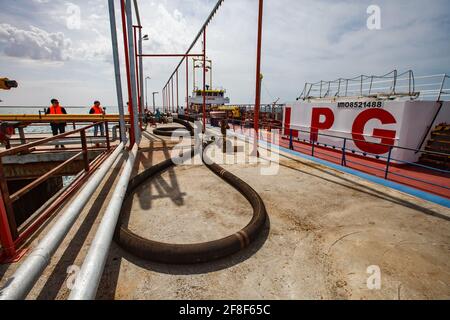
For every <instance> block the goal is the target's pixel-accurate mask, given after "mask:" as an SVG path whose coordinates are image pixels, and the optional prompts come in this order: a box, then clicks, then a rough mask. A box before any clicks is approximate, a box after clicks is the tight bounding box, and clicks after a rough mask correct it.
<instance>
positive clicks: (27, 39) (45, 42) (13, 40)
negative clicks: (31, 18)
mask: <svg viewBox="0 0 450 320" xmlns="http://www.w3.org/2000/svg"><path fill="white" fill-rule="evenodd" d="M70 46H71V41H70V39H67V38H65V36H64V34H63V33H62V32H55V33H49V32H47V31H45V30H42V29H40V28H38V27H35V26H30V30H22V29H18V28H16V27H14V26H11V25H10V24H6V23H3V24H0V49H2V50H3V52H4V53H5V54H6V55H8V56H11V57H20V58H30V59H34V60H51V61H62V60H65V59H67V55H66V53H67V50H68V49H69V48H70Z"/></svg>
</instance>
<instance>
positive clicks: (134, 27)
mask: <svg viewBox="0 0 450 320" xmlns="http://www.w3.org/2000/svg"><path fill="white" fill-rule="evenodd" d="M137 28H138V27H137V26H133V31H134V59H135V61H136V87H137V98H138V101H137V104H138V111H139V115H141V114H142V103H141V88H140V86H139V58H138V48H137V31H136V29H137ZM139 126H140V127H141V129H142V119H141V117H140V116H139Z"/></svg>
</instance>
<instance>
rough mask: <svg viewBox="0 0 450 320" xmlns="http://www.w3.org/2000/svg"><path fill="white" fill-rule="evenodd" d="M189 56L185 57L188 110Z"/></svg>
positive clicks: (187, 104)
mask: <svg viewBox="0 0 450 320" xmlns="http://www.w3.org/2000/svg"><path fill="white" fill-rule="evenodd" d="M188 101H189V58H187V57H186V110H187V111H188V112H189V102H188Z"/></svg>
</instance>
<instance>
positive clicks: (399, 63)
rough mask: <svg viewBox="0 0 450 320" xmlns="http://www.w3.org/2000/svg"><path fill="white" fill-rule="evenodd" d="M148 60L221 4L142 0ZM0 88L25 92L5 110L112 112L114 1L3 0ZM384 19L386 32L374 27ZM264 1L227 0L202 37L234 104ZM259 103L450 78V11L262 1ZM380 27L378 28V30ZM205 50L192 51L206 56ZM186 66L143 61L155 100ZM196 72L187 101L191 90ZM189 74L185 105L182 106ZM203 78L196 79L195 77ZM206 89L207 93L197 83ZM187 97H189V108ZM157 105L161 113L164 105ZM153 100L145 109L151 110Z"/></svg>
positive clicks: (247, 82)
mask: <svg viewBox="0 0 450 320" xmlns="http://www.w3.org/2000/svg"><path fill="white" fill-rule="evenodd" d="M119 2H120V1H118V0H116V1H115V3H116V21H117V27H118V35H119V44H121V46H119V52H120V59H121V74H122V80H123V81H122V82H123V88H124V96H126V92H125V88H126V84H125V79H124V75H125V67H124V59H123V45H122V44H123V42H122V38H121V34H122V32H121V31H122V30H121V21H120V11H119ZM138 3H139V7H140V13H141V20H142V25H143V34H148V36H149V40H148V41H144V46H143V50H144V53H184V52H185V51H186V49H187V48H188V46H189V45H190V44H191V42H192V40H193V38H194V36H195V35H196V34H197V32H198V30H199V29H200V27H201V26H202V24H203V22H204V20H205V19H206V17H207V16H208V14H209V12H210V11H211V9H212V8H213V7H214V5H215V3H216V1H215V0H138ZM0 4H1V11H0V77H8V78H10V79H14V80H17V81H18V83H19V88H17V89H15V90H10V91H1V92H0V100H2V102H0V107H2V106H3V107H5V106H45V105H48V104H49V100H50V99H51V98H53V97H56V98H58V99H59V100H60V102H61V104H62V105H65V106H88V105H91V104H92V102H93V101H94V100H100V101H101V102H102V104H103V105H109V106H112V105H117V96H116V92H115V82H114V81H115V78H114V68H113V62H112V49H111V42H110V38H111V33H110V27H109V12H108V1H107V0H80V1H75V0H72V1H67V0H16V1H7V0H0ZM371 5H376V6H378V8H379V9H380V15H379V18H380V19H379V22H380V25H379V28H375V29H373V28H368V23H367V21H368V19H369V21H372V20H371V19H372V14H373V12H369V13H368V7H369V6H371ZM257 9H258V1H257V0H225V1H224V3H223V5H222V6H221V7H220V9H219V11H218V13H217V14H216V16H215V17H214V19H213V20H212V22H211V24H210V25H209V26H208V29H207V41H206V44H207V55H208V58H210V59H212V60H213V86H214V87H223V88H225V89H226V90H227V95H228V96H229V97H230V99H231V103H252V102H254V100H255V73H256V72H255V70H256V69H255V68H256V38H257ZM263 19H264V20H263V42H262V62H261V72H262V73H263V75H264V80H263V86H262V101H263V103H270V102H273V101H275V100H276V99H278V98H279V99H280V100H279V101H280V102H289V101H293V100H295V98H296V97H298V96H299V94H300V93H301V91H302V89H303V86H304V83H305V82H316V81H319V80H322V79H323V80H334V79H336V78H339V77H344V78H351V77H354V76H357V75H360V74H368V75H372V74H374V75H382V74H385V73H388V72H389V71H391V70H394V69H398V70H399V71H406V70H409V69H412V70H414V72H415V74H416V75H427V74H441V73H447V74H450V1H448V0H429V1H423V0H369V1H366V0H341V1H337V0H265V1H264V18H263ZM377 22H378V20H377ZM200 48H201V43H200V42H199V43H198V44H197V46H196V47H195V49H194V50H193V51H195V52H200V51H201V49H200ZM178 62H179V58H159V59H145V60H144V74H145V76H146V77H147V76H149V77H151V79H150V80H149V81H148V91H149V93H150V94H149V100H151V92H153V91H161V89H162V87H163V85H164V84H165V83H166V81H167V79H168V77H169V76H170V74H171V73H172V72H173V70H174V68H175V66H176V65H177V64H178ZM192 72H193V71H192V65H190V68H189V80H190V81H189V83H190V84H189V91H192V85H193V84H192ZM184 74H185V69H184V67H183V68H182V69H181V70H180V75H179V81H180V105H183V104H184V95H185V85H184V79H185V78H184ZM196 77H197V80H198V79H200V73H199V74H197V76H196ZM197 85H200V82H197ZM182 97H183V98H182ZM156 103H157V105H160V104H161V99H160V95H159V96H157V101H156ZM150 104H151V101H149V105H150Z"/></svg>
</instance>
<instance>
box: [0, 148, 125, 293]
mask: <svg viewBox="0 0 450 320" xmlns="http://www.w3.org/2000/svg"><path fill="white" fill-rule="evenodd" d="M123 148H124V144H123V143H121V144H120V145H119V146H117V148H116V149H115V150H114V152H113V153H112V154H111V155H110V156H109V157H108V159H106V161H105V162H104V163H103V164H102V165H101V166H100V168H99V169H98V170H97V172H96V173H95V174H94V175H93V176H92V177H91V178H90V179H89V180H88V182H87V183H86V185H85V186H84V187H83V189H82V190H81V191H80V193H79V194H78V195H77V197H76V198H75V199H74V201H73V202H72V203H71V204H70V205H69V207H68V208H67V209H66V210H65V211H64V212H63V213H62V214H61V216H60V217H59V219H58V220H57V221H56V222H55V224H54V225H53V227H52V228H51V229H50V231H48V233H47V234H46V235H45V236H44V238H43V239H42V240H41V241H39V243H38V245H37V247H36V248H35V249H34V250H33V251H32V252H31V253H30V255H29V256H28V257H27V258H26V259H25V260H24V261H23V262H22V264H21V265H20V266H19V268H18V269H17V270H16V272H14V274H13V275H12V276H11V277H10V278H9V279H8V281H6V285H5V287H3V288H2V289H1V290H0V300H18V299H25V297H26V296H27V294H28V293H29V292H30V290H31V289H32V288H33V286H34V284H35V283H36V281H37V280H38V279H39V276H40V275H41V274H42V272H43V271H44V269H45V268H46V267H47V265H48V264H49V262H50V259H51V257H52V255H53V254H54V253H55V251H56V250H57V249H58V247H59V246H60V244H61V242H62V241H63V240H64V238H65V237H66V235H67V233H68V232H69V230H70V228H71V227H72V226H73V224H74V223H75V221H76V220H77V218H78V217H79V215H80V213H81V211H82V210H83V208H84V207H85V205H86V203H87V202H88V201H89V199H90V198H91V197H92V195H93V194H94V193H95V191H96V189H97V188H98V186H99V185H100V183H101V182H102V180H103V178H104V177H105V176H106V174H107V172H108V171H109V169H110V168H111V166H112V165H113V163H114V162H115V160H116V159H117V157H118V156H119V155H120V154H121V152H122V150H123Z"/></svg>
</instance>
